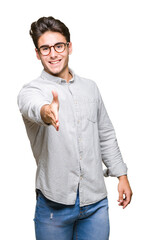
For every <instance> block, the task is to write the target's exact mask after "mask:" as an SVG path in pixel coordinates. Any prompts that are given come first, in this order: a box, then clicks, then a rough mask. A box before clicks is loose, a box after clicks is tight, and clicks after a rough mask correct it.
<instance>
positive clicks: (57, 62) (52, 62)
mask: <svg viewBox="0 0 150 240" xmlns="http://www.w3.org/2000/svg"><path fill="white" fill-rule="evenodd" d="M58 62H60V60H59V61H56V62H50V63H51V64H55V63H58Z"/></svg>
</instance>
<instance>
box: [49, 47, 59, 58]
mask: <svg viewBox="0 0 150 240" xmlns="http://www.w3.org/2000/svg"><path fill="white" fill-rule="evenodd" d="M56 55H57V52H56V51H55V49H54V47H51V51H50V57H51V58H55V57H56Z"/></svg>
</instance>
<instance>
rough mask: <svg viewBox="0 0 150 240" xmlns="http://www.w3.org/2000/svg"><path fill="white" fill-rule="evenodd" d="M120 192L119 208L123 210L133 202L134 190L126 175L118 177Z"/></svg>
mask: <svg viewBox="0 0 150 240" xmlns="http://www.w3.org/2000/svg"><path fill="white" fill-rule="evenodd" d="M118 179H119V184H118V192H119V199H118V202H119V206H123V209H124V208H125V207H126V206H127V205H128V204H129V203H130V202H131V197H132V194H133V193H132V190H131V187H130V184H129V181H128V178H127V176H126V175H123V176H120V177H118Z"/></svg>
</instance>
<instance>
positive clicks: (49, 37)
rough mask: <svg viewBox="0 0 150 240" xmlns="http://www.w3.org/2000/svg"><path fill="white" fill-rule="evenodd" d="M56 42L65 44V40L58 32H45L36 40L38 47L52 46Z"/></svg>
mask: <svg viewBox="0 0 150 240" xmlns="http://www.w3.org/2000/svg"><path fill="white" fill-rule="evenodd" d="M57 42H66V38H65V37H64V36H63V35H62V34H61V33H59V32H51V31H47V32H45V33H43V34H42V35H41V36H40V37H39V40H38V47H40V46H41V45H54V44H55V43H57Z"/></svg>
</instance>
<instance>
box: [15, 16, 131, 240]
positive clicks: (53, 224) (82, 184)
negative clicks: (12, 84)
mask: <svg viewBox="0 0 150 240" xmlns="http://www.w3.org/2000/svg"><path fill="white" fill-rule="evenodd" d="M30 35H31V37H32V39H33V42H34V44H35V51H36V55H37V58H38V59H39V60H40V61H41V63H42V65H43V67H44V70H43V71H42V74H41V76H40V77H38V78H37V79H36V80H34V81H31V82H30V83H28V84H27V85H25V86H24V87H23V88H22V89H21V91H20V93H19V95H18V105H19V109H20V111H21V113H22V116H23V120H24V123H25V126H26V130H27V134H28V137H29V140H30V143H31V148H32V151H33V154H34V157H35V159H36V163H37V173H36V192H37V203H36V211H35V218H34V221H35V232H36V239H38V240H71V239H79V240H80V239H82V240H83V239H85V240H88V239H89V240H108V238H109V217H108V199H107V191H106V187H105V183H104V177H103V168H102V162H103V163H104V164H105V166H106V167H107V170H105V171H104V175H105V176H116V177H118V179H119V184H118V191H119V199H118V201H119V205H120V206H123V208H125V207H126V206H127V205H128V204H129V203H130V201H131V196H132V191H131V188H130V185H129V182H128V179H127V167H126V164H125V163H124V162H123V159H122V156H121V153H120V150H119V147H118V144H117V139H116V136H115V131H114V128H113V125H112V123H111V121H110V119H109V116H108V114H107V112H106V109H105V106H104V103H103V100H102V98H101V95H100V92H99V89H98V87H97V85H96V83H95V82H94V81H93V80H89V79H85V78H81V77H79V76H78V75H76V74H75V73H74V72H73V71H72V70H71V69H70V68H69V67H68V61H69V55H70V54H71V52H72V43H71V42H70V33H69V30H68V28H67V27H66V26H65V25H64V24H63V23H62V22H61V21H59V20H56V19H54V18H53V17H48V18H46V17H43V18H40V19H39V20H38V21H37V22H34V23H32V25H31V30H30Z"/></svg>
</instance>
